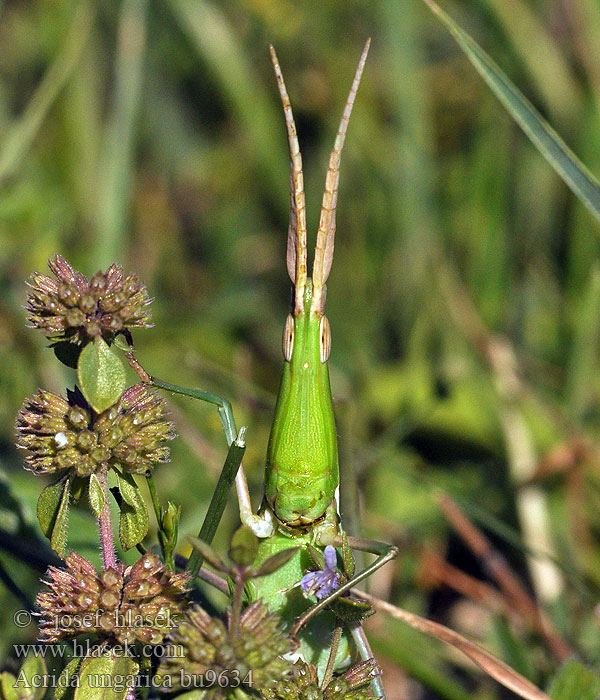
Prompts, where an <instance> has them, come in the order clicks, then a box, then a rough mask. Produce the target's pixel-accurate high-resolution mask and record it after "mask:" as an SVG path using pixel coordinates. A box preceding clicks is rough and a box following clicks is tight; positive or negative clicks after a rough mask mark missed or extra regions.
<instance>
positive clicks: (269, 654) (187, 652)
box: [158, 601, 293, 692]
mask: <svg viewBox="0 0 600 700" xmlns="http://www.w3.org/2000/svg"><path fill="white" fill-rule="evenodd" d="M169 639H170V641H171V643H172V646H174V647H175V648H177V649H183V654H182V655H180V656H177V657H175V656H167V657H165V658H163V660H162V662H161V665H160V667H159V669H158V676H159V680H160V681H161V682H163V683H164V682H165V677H166V676H168V677H169V679H170V683H169V684H165V685H166V686H167V687H169V688H171V687H172V688H178V687H179V683H180V678H181V675H182V672H183V673H185V674H188V675H194V676H198V677H201V676H204V674H205V673H206V672H207V671H208V670H210V671H211V672H213V673H216V675H217V676H220V677H222V674H224V673H225V674H228V673H229V674H232V676H234V677H235V679H241V680H242V682H246V681H245V680H244V679H251V685H252V688H253V689H254V690H255V691H261V690H262V689H263V688H267V687H269V686H270V685H272V684H273V683H275V682H277V681H280V680H281V679H282V678H283V677H284V676H285V675H286V674H287V673H288V671H289V669H290V664H289V662H288V661H285V660H284V659H283V658H282V655H283V654H286V653H288V652H290V651H292V648H293V644H292V641H291V640H290V638H289V637H288V636H287V635H286V634H285V633H284V631H283V629H282V623H281V619H280V618H279V616H277V615H275V614H274V613H272V612H270V611H269V609H268V607H267V606H266V605H265V604H264V603H263V602H262V601H256V602H254V603H251V604H250V605H249V606H248V607H247V608H246V609H245V610H244V612H243V613H242V615H241V618H240V625H239V632H238V634H235V633H232V632H231V631H229V629H228V626H227V625H225V624H224V623H223V621H222V620H220V619H219V618H216V617H211V616H210V615H209V614H208V613H206V612H205V611H204V610H203V609H202V608H201V607H199V606H195V607H194V608H193V609H192V610H191V611H190V612H189V613H188V614H187V615H186V616H185V618H184V620H183V621H182V622H181V623H180V625H179V627H178V629H177V630H176V631H175V632H173V633H172V634H171V635H170V637H169ZM216 690H217V692H219V690H221V691H222V689H219V688H216Z"/></svg>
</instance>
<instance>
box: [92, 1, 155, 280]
mask: <svg viewBox="0 0 600 700" xmlns="http://www.w3.org/2000/svg"><path fill="white" fill-rule="evenodd" d="M147 5H148V3H147V0H125V2H124V3H123V5H122V9H121V15H120V18H119V38H118V45H117V58H116V65H115V82H116V84H115V93H114V103H113V107H112V113H111V115H110V117H109V121H108V124H107V127H106V134H105V138H104V153H103V154H102V155H101V165H100V173H99V177H98V186H99V199H98V224H97V225H98V236H97V239H96V250H95V252H94V260H96V264H97V265H98V267H101V268H103V269H104V268H105V267H107V266H108V265H110V263H111V262H114V260H117V259H119V258H120V257H121V255H120V253H121V250H120V245H121V241H122V239H123V233H124V230H125V225H126V220H127V210H128V204H129V193H130V187H131V177H132V169H133V140H134V127H135V122H136V119H137V116H138V111H139V104H140V94H141V83H142V77H143V63H144V55H145V48H146V8H147Z"/></svg>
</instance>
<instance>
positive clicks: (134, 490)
mask: <svg viewBox="0 0 600 700" xmlns="http://www.w3.org/2000/svg"><path fill="white" fill-rule="evenodd" d="M117 476H118V479H119V491H120V492H121V496H122V497H123V502H122V503H121V504H120V508H121V518H120V521H119V539H120V540H121V546H122V547H123V549H124V550H128V549H131V548H132V547H135V546H136V544H139V543H140V542H141V541H142V540H143V539H144V537H145V536H146V534H147V533H148V520H149V519H148V509H147V508H146V504H145V503H144V499H143V498H142V494H141V492H140V490H139V488H138V485H137V484H136V483H135V480H134V478H133V476H131V474H127V473H126V472H125V473H123V474H121V473H120V472H117Z"/></svg>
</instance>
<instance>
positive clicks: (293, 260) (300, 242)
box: [269, 46, 307, 315]
mask: <svg viewBox="0 0 600 700" xmlns="http://www.w3.org/2000/svg"><path fill="white" fill-rule="evenodd" d="M269 48H270V49H271V60H272V61H273V68H274V69H275V76H276V78H277V85H278V87H279V94H280V95H281V103H282V104H283V113H284V115H285V126H286V129H287V135H288V144H289V148H290V225H289V228H288V242H287V269H288V274H289V276H290V279H291V280H292V282H293V283H294V290H295V293H294V314H295V315H298V314H299V313H301V312H302V311H303V310H304V289H305V287H306V276H307V269H306V205H305V201H304V176H303V174H302V156H301V155H300V146H299V145H298V133H297V131H296V123H295V122H294V115H293V113H292V105H291V104H290V98H289V96H288V94H287V90H286V89H285V82H284V80H283V74H282V72H281V68H280V66H279V61H278V60H277V54H276V53H275V49H274V48H273V46H270V47H269Z"/></svg>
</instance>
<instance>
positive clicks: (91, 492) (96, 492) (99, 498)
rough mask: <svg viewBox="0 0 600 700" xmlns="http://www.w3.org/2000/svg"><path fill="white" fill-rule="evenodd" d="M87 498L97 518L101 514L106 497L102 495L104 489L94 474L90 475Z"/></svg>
mask: <svg viewBox="0 0 600 700" xmlns="http://www.w3.org/2000/svg"><path fill="white" fill-rule="evenodd" d="M88 500H89V502H90V506H91V507H92V510H93V511H94V513H95V515H96V517H97V518H99V517H100V515H101V514H102V509H103V508H104V504H105V503H106V497H105V495H104V489H103V488H102V486H101V484H100V482H99V481H98V477H97V476H96V475H95V474H92V475H91V476H90V484H89V486H88Z"/></svg>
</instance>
